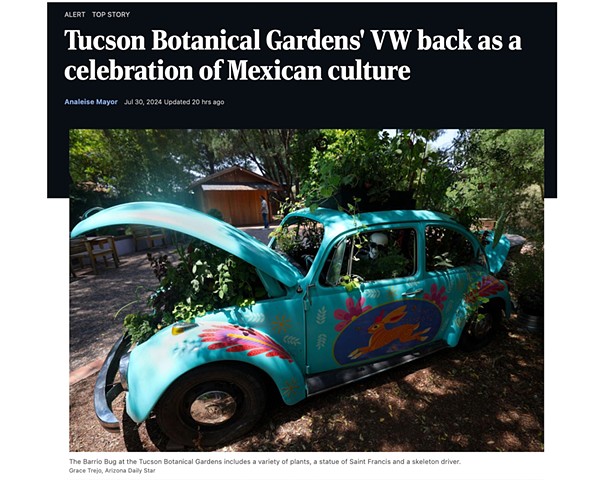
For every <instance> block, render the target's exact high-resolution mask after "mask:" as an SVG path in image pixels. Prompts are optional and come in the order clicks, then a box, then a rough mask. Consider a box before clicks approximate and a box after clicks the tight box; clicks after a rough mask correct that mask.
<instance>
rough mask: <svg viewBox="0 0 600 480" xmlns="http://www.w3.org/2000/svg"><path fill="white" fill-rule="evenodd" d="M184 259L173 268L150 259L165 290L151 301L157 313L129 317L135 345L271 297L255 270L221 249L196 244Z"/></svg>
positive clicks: (126, 323) (166, 261)
mask: <svg viewBox="0 0 600 480" xmlns="http://www.w3.org/2000/svg"><path fill="white" fill-rule="evenodd" d="M178 255H179V262H178V263H177V264H173V263H172V262H171V261H170V259H169V257H168V256H167V255H158V256H153V255H152V254H150V253H149V254H148V260H149V262H150V265H151V267H152V270H153V272H154V275H155V276H156V278H157V279H158V280H159V282H160V286H159V288H158V289H157V290H156V291H155V292H154V293H153V294H152V295H151V297H150V298H149V300H148V306H149V307H150V309H151V313H145V312H139V313H134V314H129V315H127V316H126V317H125V320H124V327H125V330H126V331H127V333H129V334H130V335H131V337H132V340H133V341H134V342H143V341H145V340H147V339H148V338H149V337H150V336H152V335H153V334H154V333H156V332H157V331H158V330H160V329H161V328H164V327H165V326H168V325H171V324H172V323H175V322H178V321H185V322H190V321H192V320H193V319H194V318H196V317H199V316H202V315H204V314H206V312H209V311H212V310H215V309H219V308H224V307H228V306H232V305H238V306H248V305H251V304H252V303H254V302H255V300H258V299H261V298H264V297H265V296H266V292H265V290H264V287H263V286H262V283H261V282H260V280H259V279H258V277H257V275H256V271H255V269H254V268H253V267H252V266H250V265H249V264H247V263H245V262H243V261H242V260H240V259H239V258H237V257H234V256H233V255H230V254H228V253H226V252H224V251H223V250H221V249H218V248H216V247H213V246H212V245H209V244H206V243H204V242H200V241H194V242H192V243H190V244H189V246H188V247H187V248H186V249H182V248H180V249H179V250H178Z"/></svg>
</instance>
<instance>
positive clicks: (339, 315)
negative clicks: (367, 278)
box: [333, 297, 371, 332]
mask: <svg viewBox="0 0 600 480" xmlns="http://www.w3.org/2000/svg"><path fill="white" fill-rule="evenodd" d="M364 304H365V299H364V297H360V298H359V299H358V302H356V303H354V300H352V299H351V298H348V299H347V300H346V310H342V309H341V308H338V309H337V310H336V311H335V312H333V316H334V317H335V318H336V319H337V320H341V321H340V322H339V323H338V324H337V325H336V326H335V329H336V331H338V332H341V331H342V330H343V329H344V328H345V327H346V325H348V324H349V323H350V322H352V321H353V320H354V319H355V318H356V317H358V316H359V315H362V314H363V313H365V312H368V311H369V310H371V306H370V305H367V306H366V307H363V305H364Z"/></svg>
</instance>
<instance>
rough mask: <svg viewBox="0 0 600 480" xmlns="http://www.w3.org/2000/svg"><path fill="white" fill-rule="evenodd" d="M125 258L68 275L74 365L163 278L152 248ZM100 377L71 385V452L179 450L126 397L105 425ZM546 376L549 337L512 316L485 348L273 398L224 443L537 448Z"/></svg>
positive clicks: (111, 335) (86, 359)
mask: <svg viewBox="0 0 600 480" xmlns="http://www.w3.org/2000/svg"><path fill="white" fill-rule="evenodd" d="M122 260H123V264H122V266H121V268H119V269H115V268H114V267H112V268H110V267H109V268H106V269H102V270H101V273H100V275H97V276H94V275H89V274H88V275H86V274H84V275H81V276H80V278H78V279H76V280H74V281H72V282H71V341H70V346H71V369H72V370H73V369H77V368H78V367H82V366H84V365H86V364H89V363H90V362H91V361H92V360H95V359H96V358H99V357H103V356H104V355H106V353H107V352H108V350H109V349H110V347H111V346H112V344H113V343H114V341H115V340H116V339H117V338H118V337H119V336H120V333H121V324H122V323H121V322H122V318H123V315H124V314H126V313H128V312H129V311H133V309H135V308H137V307H138V306H129V307H126V305H127V304H128V303H129V302H131V301H132V300H134V299H135V298H136V295H137V296H142V297H143V295H145V294H147V292H148V291H149V289H150V288H152V287H153V286H154V285H155V284H156V280H155V279H154V277H153V275H152V272H151V270H150V268H149V266H148V263H147V261H146V259H145V254H136V255H130V256H127V257H124V258H123V259H122ZM116 285H118V286H116ZM123 307H126V308H124V309H123V311H122V313H121V314H120V315H119V316H118V317H117V318H115V317H114V315H115V312H117V311H118V310H119V309H122V308H123ZM129 309H132V310H129ZM95 379H96V375H92V376H89V377H87V378H85V379H83V380H81V381H79V382H76V383H74V384H72V385H70V387H69V388H70V405H69V412H70V417H69V421H70V430H69V437H70V438H69V440H70V445H69V448H70V451H76V452H125V451H135V452H144V451H148V452H152V451H154V452H156V451H169V450H173V449H174V447H173V446H172V445H169V442H168V441H167V440H166V438H165V437H164V436H163V435H162V434H161V432H160V431H159V429H158V427H157V425H156V422H155V420H154V419H153V418H150V419H149V420H148V421H146V422H145V423H144V424H142V425H139V426H138V425H136V424H135V423H133V422H132V421H131V420H130V419H129V418H128V417H127V415H123V399H122V396H121V397H120V398H118V399H117V400H116V401H115V403H114V404H113V406H114V407H115V413H116V415H117V418H119V419H122V422H123V424H122V432H121V433H118V434H113V433H108V432H106V431H105V430H104V429H103V428H102V427H101V426H100V425H99V424H98V422H97V420H96V417H95V414H94V407H93V388H94V382H95ZM543 379H544V352H543V336H542V335H539V334H534V333H531V332H528V331H523V330H521V329H519V328H518V327H517V325H516V323H515V322H514V321H510V322H505V323H504V325H503V328H502V331H501V332H500V334H499V336H498V338H497V339H496V341H494V343H492V344H491V345H489V346H488V347H486V348H484V349H482V350H480V351H478V352H475V353H469V354H467V353H464V352H462V351H460V350H458V349H452V350H447V351H444V352H441V353H437V354H435V355H433V356H430V357H427V358H423V359H420V360H418V361H416V362H413V363H411V364H408V365H405V366H400V367H398V368H396V369H393V370H390V371H388V372H384V373H381V374H379V375H376V376H374V377H372V378H369V379H368V380H365V381H361V382H358V383H355V384H352V385H348V386H345V387H341V388H338V389H337V390H333V391H331V392H327V393H323V394H321V395H318V396H316V397H312V398H310V399H308V400H305V401H303V402H301V403H300V404H298V405H295V406H292V407H290V406H285V405H283V404H282V403H281V402H280V401H279V402H278V401H276V400H273V401H272V402H271V404H270V405H268V407H267V411H266V414H265V416H264V418H263V420H262V421H261V422H260V423H259V425H258V426H257V427H256V428H255V429H254V431H252V432H251V433H250V434H249V435H248V436H246V437H245V438H243V439H241V440H239V441H237V442H234V443H232V444H229V445H227V446H225V447H222V448H221V449H219V450H218V451H243V452H249V451H265V452H277V451H299V452H303V451H321V452H329V451H340V452H344V451H348V452H349V451H361V452H368V451H422V452H428V451H448V452H454V451H460V452H470V451H524V452H525V451H526V452H539V451H543V449H544V443H543V442H544V435H543V432H544V397H543V392H544V388H543Z"/></svg>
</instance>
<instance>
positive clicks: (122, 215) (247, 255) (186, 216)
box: [71, 202, 302, 287]
mask: <svg viewBox="0 0 600 480" xmlns="http://www.w3.org/2000/svg"><path fill="white" fill-rule="evenodd" d="M135 224H137V225H149V226H153V227H159V228H166V229H168V230H175V231H178V232H181V233H185V234H186V235H190V236H192V237H195V238H197V239H199V240H203V241H205V242H207V243H210V244H211V245H214V246H215V247H218V248H221V249H223V250H225V251H226V252H229V253H231V254H232V255H235V256H236V257H239V258H241V259H242V260H244V261H245V262H248V263H249V264H250V265H253V266H254V267H256V268H257V269H258V270H260V271H261V272H264V273H266V274H267V275H269V276H270V277H272V278H274V279H276V280H279V281H280V282H281V283H283V284H284V285H286V286H288V287H293V286H295V285H297V283H298V281H299V280H300V279H301V278H302V275H301V274H300V272H299V271H298V269H296V268H295V267H294V266H293V265H292V264H291V263H290V262H288V261H287V260H286V259H285V258H284V257H283V256H282V255H280V254H279V253H277V252H275V251H274V250H271V249H269V248H268V247H267V246H266V245H264V244H263V243H261V242H259V241H258V240H256V239H255V238H253V237H251V236H250V235H248V234H247V233H245V232H243V231H241V230H239V229H237V228H235V227H233V226H231V225H229V224H228V223H225V222H223V221H221V220H218V219H216V218H214V217H211V216H210V215H206V214H205V213H201V212H199V211H197V210H192V209H190V208H185V207H181V206H179V205H173V204H170V203H161V202H134V203H125V204H122V205H117V206H115V207H111V208H107V209H105V210H101V211H99V212H98V213H96V214H94V215H92V216H91V217H88V218H86V219H85V220H82V221H81V222H79V223H78V224H77V225H76V226H75V228H74V229H73V231H72V232H71V237H77V236H78V235H81V234H82V233H85V232H89V231H90V230H95V229H97V228H101V227H107V226H111V225H135Z"/></svg>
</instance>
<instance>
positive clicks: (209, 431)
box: [155, 365, 265, 448]
mask: <svg viewBox="0 0 600 480" xmlns="http://www.w3.org/2000/svg"><path fill="white" fill-rule="evenodd" d="M264 407H265V389H264V386H263V383H262V381H261V380H260V378H259V377H258V376H257V375H256V374H255V373H254V371H253V370H252V369H251V368H249V367H246V366H244V365H239V366H235V367H234V366H231V365H207V366H203V367H199V368H196V369H194V370H192V371H190V372H188V373H186V374H184V375H182V376H181V377H180V378H179V379H177V380H176V381H175V382H174V383H173V384H172V385H171V387H169V389H168V390H167V391H166V392H165V393H164V395H163V396H162V397H161V399H160V400H159V402H158V404H157V406H156V408H155V414H156V421H157V423H158V425H159V427H160V429H161V430H162V431H163V433H164V434H165V435H166V436H167V437H169V438H170V439H171V440H172V441H173V442H175V443H176V444H179V445H183V446H187V447H197V448H213V447H216V446H218V445H221V444H225V443H228V442H230V441H232V440H234V439H235V438H237V437H240V436H242V435H244V434H245V433H247V432H249V431H250V430H251V429H252V428H253V427H254V426H255V425H256V423H257V422H258V421H259V420H260V418H261V416H262V414H263V411H264Z"/></svg>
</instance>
